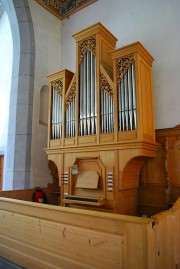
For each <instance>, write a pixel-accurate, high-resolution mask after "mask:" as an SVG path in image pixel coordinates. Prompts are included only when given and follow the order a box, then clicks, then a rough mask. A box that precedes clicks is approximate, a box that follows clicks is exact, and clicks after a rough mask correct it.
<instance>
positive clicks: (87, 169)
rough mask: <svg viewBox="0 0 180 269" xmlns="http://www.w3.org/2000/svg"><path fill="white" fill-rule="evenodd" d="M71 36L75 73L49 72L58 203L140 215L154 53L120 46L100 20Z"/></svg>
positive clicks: (150, 139) (50, 149) (151, 142)
mask: <svg viewBox="0 0 180 269" xmlns="http://www.w3.org/2000/svg"><path fill="white" fill-rule="evenodd" d="M73 37H74V39H75V41H76V71H75V73H72V72H70V71H69V70H62V71H59V72H57V73H55V74H51V75H49V76H48V79H49V82H50V91H49V126H48V146H47V148H46V150H45V151H46V153H47V155H48V160H49V161H51V162H53V163H54V164H55V165H56V167H57V169H58V173H59V179H60V181H59V185H60V189H61V205H62V206H70V207H81V208H85V209H93V210H100V211H108V212H114V213H121V214H131V215H136V208H137V190H138V186H139V185H138V184H139V172H140V169H141V167H142V165H143V164H144V163H145V161H146V160H147V158H149V157H154V156H155V154H156V143H155V129H154V109H153V86H152V62H153V58H152V56H151V55H150V54H149V52H148V51H147V50H146V49H145V48H144V47H143V45H142V44H141V43H140V42H136V43H133V44H130V45H127V46H124V47H122V48H119V49H116V42H117V39H116V37H114V36H113V35H112V34H111V33H110V32H109V31H108V30H107V29H106V28H105V27H104V26H103V25H102V24H101V23H97V24H95V25H93V26H91V27H89V28H87V29H85V30H82V31H80V32H79V33H77V34H75V35H74V36H73ZM50 169H51V168H50Z"/></svg>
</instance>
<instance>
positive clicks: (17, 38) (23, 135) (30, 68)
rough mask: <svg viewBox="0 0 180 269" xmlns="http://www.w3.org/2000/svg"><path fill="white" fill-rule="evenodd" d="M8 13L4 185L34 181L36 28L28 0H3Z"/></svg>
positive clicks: (19, 186) (21, 185) (20, 185)
mask: <svg viewBox="0 0 180 269" xmlns="http://www.w3.org/2000/svg"><path fill="white" fill-rule="evenodd" d="M0 3H1V4H2V7H3V8H4V9H5V11H6V12H7V14H8V17H9V21H10V25H11V30H12V38H13V68H12V79H11V96H10V110H9V127H8V145H7V161H6V163H7V166H6V168H5V169H6V171H5V179H4V189H23V188H27V187H29V185H30V167H31V136H32V106H33V84H34V61H35V59H34V55H35V48H34V30H33V24H32V19H31V14H30V10H29V5H28V1H27V0H23V1H16V0H0Z"/></svg>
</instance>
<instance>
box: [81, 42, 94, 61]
mask: <svg viewBox="0 0 180 269" xmlns="http://www.w3.org/2000/svg"><path fill="white" fill-rule="evenodd" d="M79 51H80V53H79V55H80V56H79V62H81V61H82V59H83V58H84V55H85V54H86V52H87V51H90V52H92V53H93V54H94V56H95V55H96V39H95V38H94V37H89V38H88V39H84V40H83V41H82V42H80V45H79Z"/></svg>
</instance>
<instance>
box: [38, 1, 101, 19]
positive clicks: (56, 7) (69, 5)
mask: <svg viewBox="0 0 180 269" xmlns="http://www.w3.org/2000/svg"><path fill="white" fill-rule="evenodd" d="M35 1H36V2H37V3H39V4H40V5H41V6H42V7H44V8H45V9H47V10H48V11H49V12H51V13H52V14H54V15H55V16H56V17H58V18H59V19H60V20H63V19H65V18H67V17H69V16H70V15H72V14H73V13H75V12H77V11H79V10H80V9H82V8H85V7H86V6H88V5H90V4H92V3H94V2H96V1H97V0H35Z"/></svg>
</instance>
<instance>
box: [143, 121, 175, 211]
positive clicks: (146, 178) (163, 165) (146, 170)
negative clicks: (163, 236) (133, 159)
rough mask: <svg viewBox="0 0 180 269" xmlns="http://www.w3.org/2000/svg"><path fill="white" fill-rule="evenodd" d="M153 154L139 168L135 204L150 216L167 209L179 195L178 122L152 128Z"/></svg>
mask: <svg viewBox="0 0 180 269" xmlns="http://www.w3.org/2000/svg"><path fill="white" fill-rule="evenodd" d="M156 140H157V145H158V147H157V155H156V157H155V158H151V159H148V160H147V162H146V163H145V164H144V166H143V168H142V170H141V172H140V184H139V191H138V208H139V214H140V215H143V214H145V215H148V216H151V215H153V214H155V213H158V212H160V211H162V209H167V208H169V207H171V206H172V204H173V203H174V202H175V201H176V200H177V199H178V197H180V173H179V164H180V155H179V144H180V126H179V125H178V126H176V127H174V128H166V129H161V130H156Z"/></svg>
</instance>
